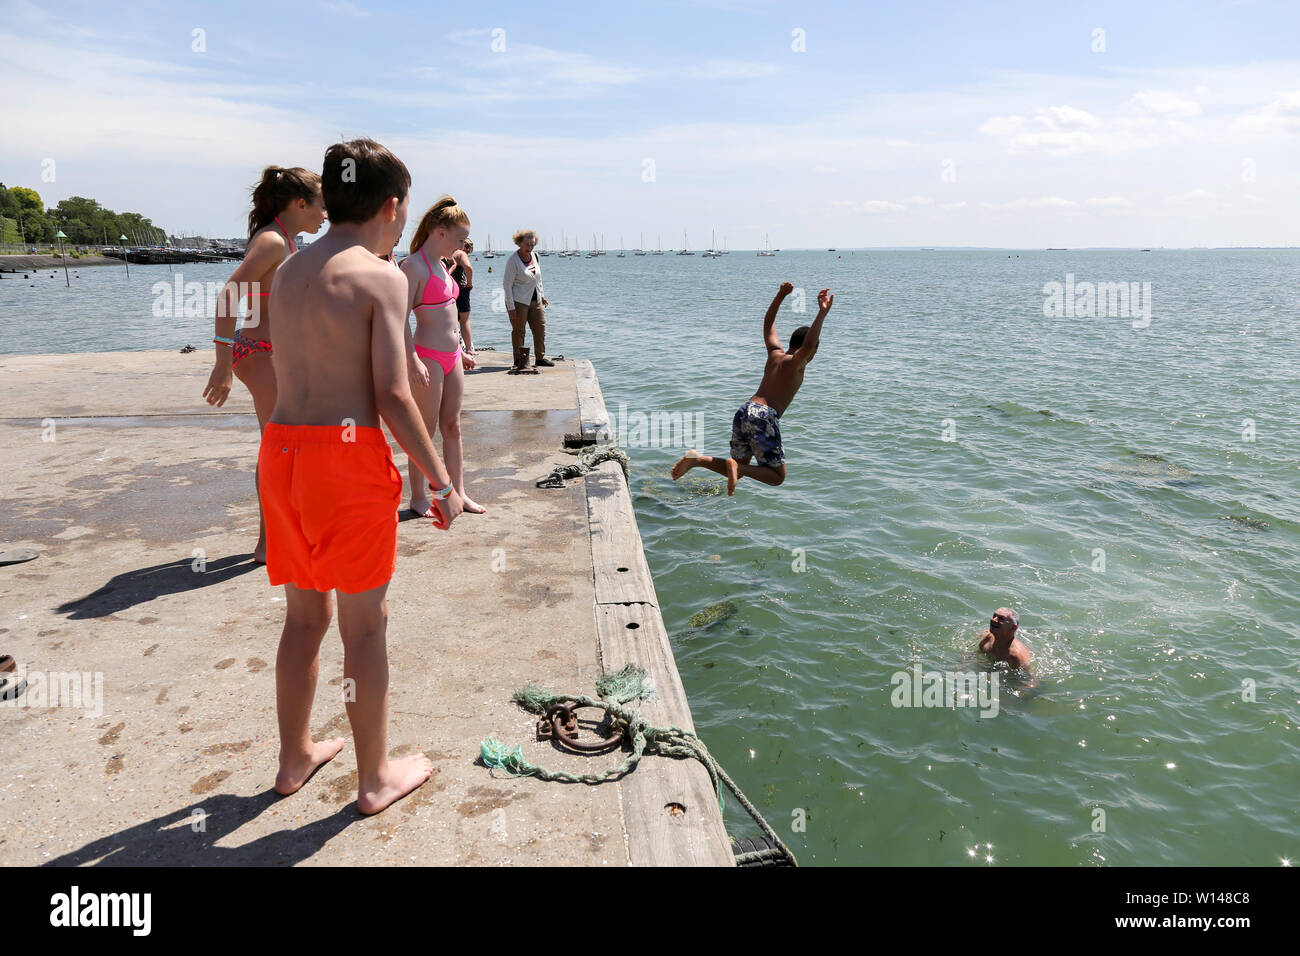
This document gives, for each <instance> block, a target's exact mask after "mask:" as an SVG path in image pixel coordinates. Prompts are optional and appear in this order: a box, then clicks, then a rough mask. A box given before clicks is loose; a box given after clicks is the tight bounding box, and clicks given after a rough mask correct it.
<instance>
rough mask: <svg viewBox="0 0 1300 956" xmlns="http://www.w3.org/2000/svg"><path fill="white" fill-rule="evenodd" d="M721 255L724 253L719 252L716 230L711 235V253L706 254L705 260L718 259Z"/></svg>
mask: <svg viewBox="0 0 1300 956" xmlns="http://www.w3.org/2000/svg"><path fill="white" fill-rule="evenodd" d="M720 255H722V253H720V252H718V231H717V230H716V229H715V230H713V232H712V233H711V236H710V241H709V251H708V252H706V253H704V258H706V259H716V258H718V256H720Z"/></svg>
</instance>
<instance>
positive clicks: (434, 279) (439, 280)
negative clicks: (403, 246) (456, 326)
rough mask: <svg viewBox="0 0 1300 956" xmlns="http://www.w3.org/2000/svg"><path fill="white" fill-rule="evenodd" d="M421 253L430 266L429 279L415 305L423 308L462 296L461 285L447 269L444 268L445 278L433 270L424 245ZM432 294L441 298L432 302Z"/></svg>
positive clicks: (425, 262)
mask: <svg viewBox="0 0 1300 956" xmlns="http://www.w3.org/2000/svg"><path fill="white" fill-rule="evenodd" d="M420 255H422V256H424V264H425V265H426V266H428V267H429V281H428V282H426V283H425V284H424V293H423V294H422V295H421V296H420V301H419V302H417V303H416V305H415V307H416V308H417V309H422V308H424V307H425V306H428V305H442V304H443V303H444V302H452V301H454V300H455V299H456V298H458V297H459V296H460V286H459V285H457V284H456V280H455V279H453V278H452V277H451V275H450V274H447V272H446V270H445V269H444V270H443V272H444V274H446V276H447V277H446V278H445V279H444V278H443V277H442V276H440V275H438V273H436V272H434V271H433V266H432V265H430V264H429V257H428V256H427V255H425V254H424V247H423V246H421V247H420ZM430 295H433V296H436V297H440V298H435V299H434V300H433V301H432V302H430V301H429V296H430Z"/></svg>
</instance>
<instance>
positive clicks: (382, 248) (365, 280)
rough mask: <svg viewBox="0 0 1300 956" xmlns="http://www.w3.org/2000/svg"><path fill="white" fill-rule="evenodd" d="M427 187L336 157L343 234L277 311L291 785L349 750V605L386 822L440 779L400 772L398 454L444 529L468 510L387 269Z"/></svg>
mask: <svg viewBox="0 0 1300 956" xmlns="http://www.w3.org/2000/svg"><path fill="white" fill-rule="evenodd" d="M410 185H411V176H410V173H408V172H407V170H406V166H405V165H403V163H402V161H401V160H399V159H398V158H397V157H396V156H394V155H393V154H392V153H390V152H389V151H388V150H387V149H385V148H384V147H383V146H380V145H379V144H378V143H376V142H374V141H373V140H368V139H357V140H352V141H351V142H347V143H338V144H336V145H334V146H331V147H330V148H329V149H328V150H327V151H326V153H325V169H324V173H323V175H322V179H321V188H322V191H323V193H324V199H325V205H326V208H328V209H329V210H330V228H329V232H328V233H327V234H326V235H325V237H324V238H323V239H321V240H320V241H318V242H314V243H312V244H311V245H310V246H307V247H305V248H303V249H302V250H301V251H300V252H298V253H296V254H294V255H293V256H290V257H289V258H288V259H286V260H285V262H284V264H283V265H282V266H280V268H279V270H278V271H277V272H276V275H275V281H274V285H273V288H272V290H271V294H272V298H273V299H274V301H275V303H276V315H275V322H276V325H275V330H276V332H275V351H274V352H273V353H272V356H271V358H272V361H273V362H274V363H275V378H276V385H277V389H278V392H277V397H276V403H275V410H274V411H273V412H272V413H271V417H270V421H268V422H267V425H266V430H265V432H264V433H263V436H262V447H261V451H260V453H259V455H258V475H259V476H260V482H261V494H262V507H263V510H264V511H265V514H266V531H267V546H266V570H267V573H268V575H269V576H270V579H271V584H272V586H276V585H280V584H283V585H284V592H285V595H284V596H285V612H286V613H285V620H284V631H283V633H282V634H281V636H280V648H279V652H278V654H277V655H276V660H275V703H276V713H277V716H278V718H279V724H280V772H279V773H278V774H277V775H276V778H275V790H276V792H277V793H280V794H290V793H293V792H295V791H296V790H298V789H299V788H300V787H301V786H302V785H303V784H304V783H305V782H306V781H307V778H308V777H310V776H311V775H312V773H314V772H315V771H316V769H317V768H318V767H320V766H321V765H322V764H324V763H326V762H327V761H329V760H332V759H333V758H334V757H335V756H337V754H338V753H339V751H340V750H342V749H343V743H344V741H343V739H342V738H335V739H333V740H326V741H321V742H314V741H313V740H312V739H311V730H310V727H309V723H310V719H311V706H312V700H313V698H314V697H315V695H316V674H317V671H318V669H319V651H320V642H321V639H322V638H323V637H324V636H325V632H326V630H328V629H329V625H330V619H331V617H332V616H333V613H334V595H333V592H334V591H337V592H338V612H339V633H340V634H341V636H342V638H343V676H344V678H345V686H348V684H347V682H348V681H351V682H352V683H351V685H350V686H351V688H352V690H353V693H350V694H349V695H347V712H348V721H349V723H351V725H352V735H353V739H354V741H355V744H356V748H357V808H358V809H359V810H360V811H361V812H362V813H378V812H379V811H380V810H383V809H384V808H385V807H387V806H389V805H390V804H391V803H393V802H394V801H395V800H398V799H400V798H401V797H403V796H405V795H406V794H408V793H410V792H411V791H412V790H414V789H415V788H416V787H418V786H419V785H420V784H422V783H424V782H425V781H426V780H428V779H429V775H430V773H431V772H432V764H431V763H430V761H429V759H428V758H427V757H425V756H424V754H416V755H415V756H411V757H403V758H402V759H400V760H389V759H388V652H387V648H386V646H385V636H386V635H385V630H386V624H387V620H388V604H387V601H386V600H385V598H386V595H387V592H388V582H389V579H390V578H392V576H393V569H394V567H395V566H396V557H397V509H398V505H399V504H400V501H401V497H402V475H401V473H400V472H399V471H398V470H397V467H396V466H395V465H394V464H393V457H392V453H391V452H390V451H389V448H388V440H387V439H386V438H385V437H384V433H383V431H382V430H381V429H380V428H379V420H380V419H381V418H382V419H383V420H384V421H385V422H387V423H388V427H389V429H391V431H392V433H393V436H394V437H395V438H396V439H397V442H398V444H400V445H401V446H402V448H404V449H405V450H406V453H407V454H408V455H409V456H410V458H411V460H412V461H413V462H415V463H416V465H417V466H418V467H419V469H420V471H421V472H423V473H424V475H425V476H426V477H427V478H428V479H429V481H430V482H431V483H432V484H431V486H430V491H432V492H433V499H434V506H435V511H434V514H433V523H434V526H435V527H438V528H443V529H445V528H447V527H449V526H450V525H451V523H452V521H454V520H455V518H456V516H457V515H458V514H460V512H461V508H462V503H461V498H460V495H459V494H458V493H457V490H456V489H455V488H453V487H452V486H451V479H450V478H449V477H448V475H447V470H446V469H445V468H444V467H443V464H442V462H441V461H440V460H439V459H438V454H437V452H435V451H434V448H433V444H432V443H431V442H430V440H429V433H428V432H427V431H425V429H424V422H423V421H422V420H421V418H420V412H419V410H418V409H417V408H416V406H415V402H414V400H413V399H412V398H411V387H410V384H409V381H408V378H407V370H406V340H405V329H406V312H407V308H406V307H407V301H406V291H407V290H406V278H405V276H403V275H402V273H401V272H399V271H398V270H397V269H394V268H393V267H392V266H391V265H390V264H389V263H387V262H385V261H384V260H383V258H382V257H383V256H384V255H386V254H388V252H389V251H390V250H391V249H392V248H393V244H394V243H396V242H397V240H398V238H399V237H400V236H401V234H402V230H403V229H404V228H405V226H406V212H407V203H408V196H407V193H408V191H409V189H410Z"/></svg>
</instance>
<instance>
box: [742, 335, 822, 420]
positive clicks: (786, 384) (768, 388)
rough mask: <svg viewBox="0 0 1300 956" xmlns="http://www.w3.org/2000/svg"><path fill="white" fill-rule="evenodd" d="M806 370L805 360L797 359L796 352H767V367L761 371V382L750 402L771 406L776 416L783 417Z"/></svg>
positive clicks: (780, 350)
mask: <svg viewBox="0 0 1300 956" xmlns="http://www.w3.org/2000/svg"><path fill="white" fill-rule="evenodd" d="M807 368H808V360H807V358H800V357H798V355H797V352H787V351H786V350H785V349H777V350H775V351H773V352H769V353H768V354H767V365H766V366H765V367H764V369H763V381H762V383H761V384H760V385H759V386H758V391H757V392H756V393H755V394H754V397H753V398H752V399H750V401H754V402H762V403H763V404H765V405H771V406H772V407H773V408H775V409H776V411H777V414H779V415H784V414H785V410H786V409H787V408H788V407H789V406H790V403H791V402H792V401H794V396H795V393H797V392H798V391H799V386H800V385H802V384H803V376H804V372H805V370H807ZM750 381H753V379H751V380H750Z"/></svg>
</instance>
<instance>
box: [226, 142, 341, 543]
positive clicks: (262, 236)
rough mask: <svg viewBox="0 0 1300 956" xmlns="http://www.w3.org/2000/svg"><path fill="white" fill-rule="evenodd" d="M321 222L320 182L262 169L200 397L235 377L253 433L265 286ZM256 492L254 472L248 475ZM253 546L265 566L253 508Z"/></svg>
mask: <svg viewBox="0 0 1300 956" xmlns="http://www.w3.org/2000/svg"><path fill="white" fill-rule="evenodd" d="M324 221H325V205H324V202H323V200H322V199H321V191H320V176H318V175H316V174H315V173H313V172H312V171H311V170H309V169H303V168H302V167H300V166H296V167H294V168H293V169H285V168H284V167H282V166H268V167H266V170H265V171H264V172H263V173H262V181H261V182H260V183H258V184H257V186H255V187H254V189H253V211H252V212H250V213H249V214H248V242H247V243H246V244H245V246H244V261H243V262H241V263H240V264H239V267H238V268H237V269H236V270H235V271H234V274H233V275H231V277H230V280H229V281H228V282H227V283H226V285H225V288H223V289H222V290H221V296H220V298H218V300H217V333H216V335H215V336H214V337H213V339H212V342H213V344H214V345H215V347H216V362H215V364H214V365H213V368H212V374H211V375H209V376H208V385H207V387H206V388H205V389H204V390H203V397H204V398H205V399H207V401H208V404H209V405H216V406H218V407H220V406H222V405H224V404H225V403H226V399H227V398H229V397H230V388H231V378H232V376H238V377H239V380H240V381H241V382H243V383H244V385H245V386H247V388H248V391H249V393H250V394H251V395H252V396H253V408H254V409H256V411H257V427H258V429H259V430H261V429H265V428H266V422H267V419H268V418H270V417H271V412H272V411H274V410H275V395H276V392H275V369H274V368H272V366H271V309H270V294H271V280H272V279H274V278H275V271H276V270H277V269H279V268H280V263H281V262H283V261H284V260H285V258H286V257H288V256H289V255H290V253H292V252H294V243H293V237H294V236H296V235H297V234H298V233H300V232H309V233H313V234H314V233H316V232H319V231H320V227H321V223H323V222H324ZM241 294H246V295H247V296H248V315H247V316H246V317H245V319H244V323H243V325H242V327H241V328H239V329H238V330H236V328H235V321H236V316H237V315H238V314H239V299H240V296H241ZM254 482H255V483H254V488H256V472H254ZM258 516H259V521H258V531H257V546H256V547H255V548H254V549H253V560H254V561H258V562H263V563H265V561H266V523H265V521H262V520H260V519H261V502H260V500H259V502H258Z"/></svg>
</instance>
